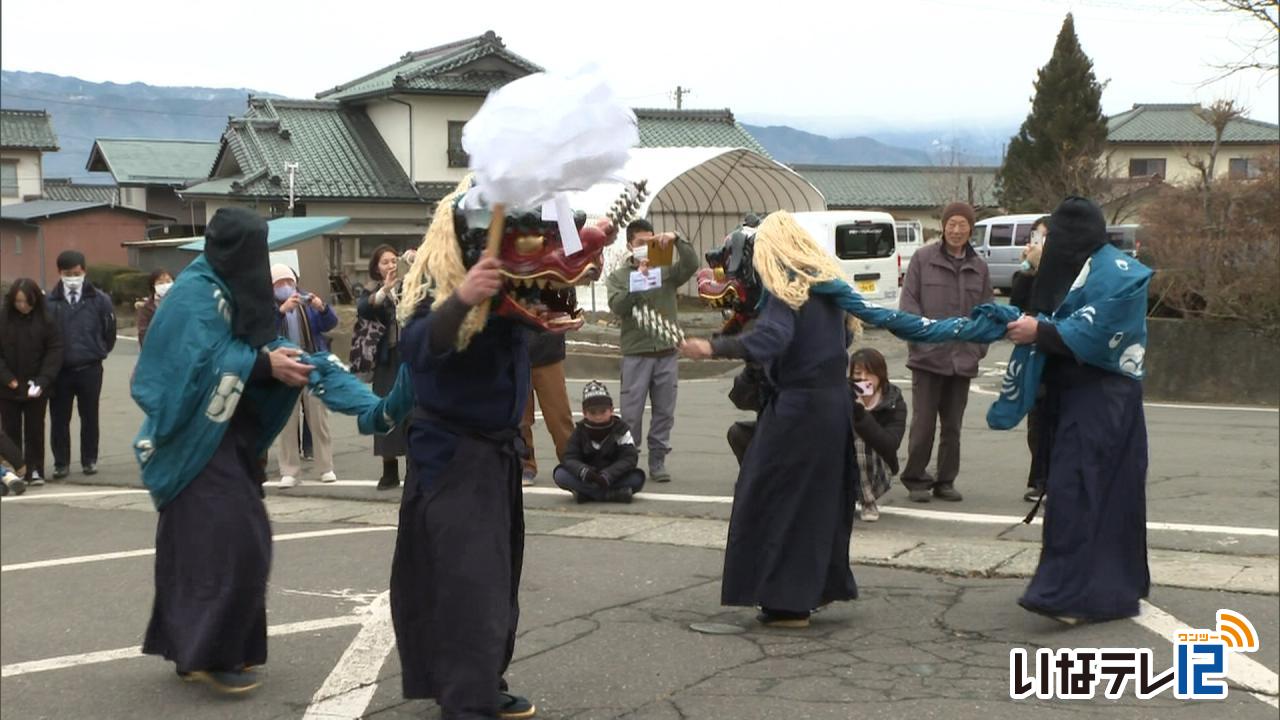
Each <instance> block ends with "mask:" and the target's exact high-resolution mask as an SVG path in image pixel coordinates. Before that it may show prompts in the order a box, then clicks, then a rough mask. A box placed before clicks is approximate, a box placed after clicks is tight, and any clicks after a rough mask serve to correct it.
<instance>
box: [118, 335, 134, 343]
mask: <svg viewBox="0 0 1280 720" xmlns="http://www.w3.org/2000/svg"><path fill="white" fill-rule="evenodd" d="M116 339H117V340H130V341H132V342H138V338H137V337H135V336H133V335H119V334H117V335H116Z"/></svg>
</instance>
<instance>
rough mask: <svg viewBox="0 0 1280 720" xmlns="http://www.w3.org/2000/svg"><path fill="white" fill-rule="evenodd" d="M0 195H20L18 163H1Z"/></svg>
mask: <svg viewBox="0 0 1280 720" xmlns="http://www.w3.org/2000/svg"><path fill="white" fill-rule="evenodd" d="M0 195H2V196H4V197H18V164H17V163H15V162H6V163H0Z"/></svg>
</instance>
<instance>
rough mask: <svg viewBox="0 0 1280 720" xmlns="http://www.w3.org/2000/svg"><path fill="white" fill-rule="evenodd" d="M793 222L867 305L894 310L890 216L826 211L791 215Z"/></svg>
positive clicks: (895, 256)
mask: <svg viewBox="0 0 1280 720" xmlns="http://www.w3.org/2000/svg"><path fill="white" fill-rule="evenodd" d="M795 218H796V221H797V222H799V223H800V225H801V227H803V228H804V229H805V230H807V231H809V234H810V235H812V236H813V238H814V239H815V240H817V241H818V244H819V245H821V246H822V247H823V248H824V249H825V250H826V251H827V252H829V253H831V254H832V255H834V256H835V258H836V261H837V262H838V263H839V265H840V269H841V270H842V271H843V272H844V276H845V280H847V281H848V282H849V284H850V285H852V286H853V289H854V290H857V291H858V292H859V293H861V294H862V296H863V297H864V298H866V299H867V300H868V301H871V302H874V303H876V304H879V305H884V306H886V307H895V308H896V307H897V306H898V288H899V283H900V282H901V281H900V279H899V276H898V272H899V259H898V248H897V243H896V241H895V229H894V224H893V216H892V215H890V214H889V213H885V212H864V211H862V210H827V211H823V212H798V213H795Z"/></svg>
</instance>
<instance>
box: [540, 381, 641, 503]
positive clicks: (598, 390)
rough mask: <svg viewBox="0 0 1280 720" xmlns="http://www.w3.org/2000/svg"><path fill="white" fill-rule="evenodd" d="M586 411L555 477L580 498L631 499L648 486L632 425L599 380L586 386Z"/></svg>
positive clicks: (621, 500)
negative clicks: (620, 414)
mask: <svg viewBox="0 0 1280 720" xmlns="http://www.w3.org/2000/svg"><path fill="white" fill-rule="evenodd" d="M582 414H583V416H584V419H583V420H582V422H580V423H578V424H577V425H576V426H575V427H574V429H573V432H572V433H570V435H569V441H568V442H567V443H566V444H565V449H564V462H562V463H561V464H560V465H558V466H556V469H555V473H553V475H552V477H553V478H554V479H555V482H556V485H559V486H560V487H561V488H563V489H565V490H568V491H569V492H571V493H573V497H574V499H575V500H577V501H578V502H580V503H581V502H587V501H588V500H596V501H600V500H607V501H609V502H622V503H629V502H631V496H632V495H635V494H636V493H638V492H640V490H641V488H643V487H644V480H645V478H644V471H643V470H640V469H638V468H636V465H637V464H638V463H639V461H640V449H639V448H637V447H636V442H635V440H634V439H633V438H632V437H631V428H630V427H629V426H628V425H627V424H626V423H625V422H623V420H622V418H619V417H618V416H616V415H614V414H613V398H612V397H610V396H609V389H608V388H606V387H605V386H604V383H601V382H599V381H597V380H592V381H591V382H589V383H587V384H586V385H585V386H583V388H582Z"/></svg>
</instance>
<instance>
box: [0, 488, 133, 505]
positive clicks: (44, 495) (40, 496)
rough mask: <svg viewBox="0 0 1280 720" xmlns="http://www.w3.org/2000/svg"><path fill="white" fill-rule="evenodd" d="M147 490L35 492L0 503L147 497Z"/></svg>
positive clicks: (1, 500)
mask: <svg viewBox="0 0 1280 720" xmlns="http://www.w3.org/2000/svg"><path fill="white" fill-rule="evenodd" d="M146 493H147V491H146V490H86V491H84V492H43V491H38V490H33V491H32V492H31V494H30V495H17V496H14V495H6V496H5V497H3V498H0V502H30V501H33V500H49V499H59V498H86V497H106V496H108V495H145V494H146Z"/></svg>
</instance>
